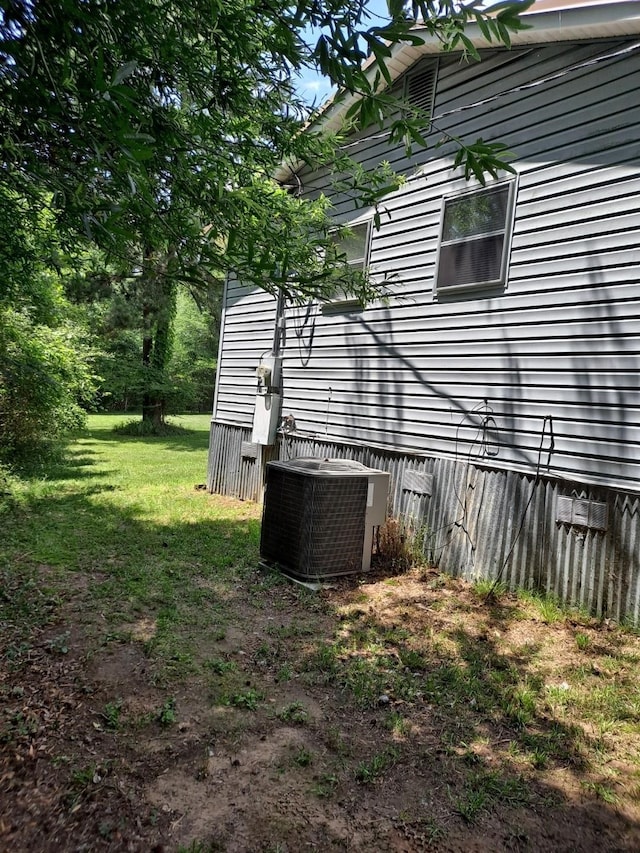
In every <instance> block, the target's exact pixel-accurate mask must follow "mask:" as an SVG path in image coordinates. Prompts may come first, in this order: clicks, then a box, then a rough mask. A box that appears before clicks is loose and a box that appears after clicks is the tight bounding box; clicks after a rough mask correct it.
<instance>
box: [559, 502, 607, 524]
mask: <svg viewBox="0 0 640 853" xmlns="http://www.w3.org/2000/svg"><path fill="white" fill-rule="evenodd" d="M556 521H559V522H560V523H561V524H571V525H572V526H574V527H588V528H591V529H592V530H606V529H607V505H606V503H601V502H600V501H590V500H587V499H586V498H572V497H569V496H568V495H558V502H557V504H556Z"/></svg>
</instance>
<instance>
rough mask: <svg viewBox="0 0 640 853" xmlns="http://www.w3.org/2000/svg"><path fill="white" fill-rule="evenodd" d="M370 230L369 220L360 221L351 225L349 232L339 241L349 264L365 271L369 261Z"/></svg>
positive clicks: (341, 250)
mask: <svg viewBox="0 0 640 853" xmlns="http://www.w3.org/2000/svg"><path fill="white" fill-rule="evenodd" d="M370 232H371V222H370V221H369V220H367V221H366V222H359V223H358V224H357V225H350V226H349V232H348V233H347V234H345V235H344V236H342V237H340V239H339V240H338V241H337V246H338V249H339V250H340V252H342V253H344V254H345V255H346V256H347V263H348V264H349V266H350V267H353V268H354V269H357V270H361V271H363V272H364V270H366V268H367V265H368V263H369V243H370V238H371V233H370Z"/></svg>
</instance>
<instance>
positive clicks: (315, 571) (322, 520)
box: [260, 464, 368, 579]
mask: <svg viewBox="0 0 640 853" xmlns="http://www.w3.org/2000/svg"><path fill="white" fill-rule="evenodd" d="M367 489H368V481H367V478H366V476H362V477H359V476H353V475H352V476H348V477H336V476H322V475H318V474H316V475H315V476H308V475H306V474H305V473H303V472H302V473H301V472H300V471H295V470H290V469H289V470H287V469H286V468H285V467H284V466H282V465H277V464H270V465H269V466H267V487H266V494H265V503H264V510H263V516H262V536H261V542H260V552H261V554H262V556H263V557H264V558H265V559H266V560H269V561H272V562H275V563H278V564H279V565H280V566H282V567H283V568H284V569H285V570H286V571H288V572H290V573H291V574H292V575H295V576H297V577H300V578H303V579H318V578H323V577H332V576H337V575H344V574H352V573H354V572H358V571H360V570H361V568H362V551H363V546H364V535H365V515H366V505H367Z"/></svg>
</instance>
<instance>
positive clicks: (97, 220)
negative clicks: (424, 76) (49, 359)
mask: <svg viewBox="0 0 640 853" xmlns="http://www.w3.org/2000/svg"><path fill="white" fill-rule="evenodd" d="M528 5H530V3H528V2H507V3H499V4H496V5H494V6H493V7H492V8H488V9H484V10H483V9H482V6H481V4H480V2H478V0H470V2H468V3H458V2H454V1H453V0H424V2H417V3H414V4H412V5H411V4H409V5H407V4H405V3H403V2H401V0H389V2H388V8H389V22H388V23H387V24H386V25H384V26H376V25H375V24H374V25H372V21H371V19H370V18H369V17H368V12H367V9H366V3H365V2H364V0H299V2H297V3H295V2H294V3H291V2H283V0H189V2H188V3H187V2H184V0H82V1H81V2H80V0H60V2H57V3H48V2H43V0H2V6H1V8H2V17H1V19H0V123H1V127H2V139H1V142H0V145H1V151H2V172H1V176H0V180H1V181H2V182H4V183H5V184H6V185H8V186H10V187H11V188H12V189H15V190H16V191H17V192H18V193H19V194H21V195H22V196H25V197H31V198H35V199H38V200H39V199H41V198H42V191H43V190H44V191H46V192H47V193H48V197H49V198H50V200H51V206H52V207H53V209H55V210H56V211H57V212H58V214H59V216H60V222H61V225H62V226H63V227H64V228H65V230H66V232H67V233H68V234H83V235H85V236H87V237H89V238H90V239H92V240H94V241H96V242H98V243H99V244H100V245H101V246H103V247H104V248H106V249H107V250H108V251H109V252H110V253H111V254H112V256H114V257H117V258H120V259H122V260H123V262H124V263H125V265H128V266H129V267H130V266H131V265H132V264H133V265H135V264H140V266H141V267H142V266H144V264H145V263H147V264H148V263H149V262H150V260H151V259H154V258H157V257H159V256H160V255H161V256H162V258H163V262H162V265H161V266H162V269H161V270H160V272H161V275H162V276H163V277H165V278H166V277H178V278H180V279H182V280H186V281H189V280H191V279H193V280H197V279H198V276H199V270H201V269H202V268H203V266H208V268H209V269H210V270H211V269H214V270H216V269H217V270H226V269H228V268H230V267H231V268H233V267H235V268H238V269H239V270H241V272H242V274H243V276H244V277H245V278H248V279H249V280H252V281H255V282H256V283H257V284H259V285H260V286H263V287H267V288H272V289H275V288H277V287H279V286H284V287H285V288H287V287H288V288H290V289H292V290H294V291H295V292H297V294H302V295H308V294H311V293H314V292H316V291H317V290H322V289H323V288H325V287H326V286H327V282H328V281H330V280H331V279H332V278H335V275H334V274H333V272H332V271H335V269H337V270H338V272H337V273H336V274H337V275H338V277H342V278H344V276H345V275H348V274H347V273H345V270H344V268H342V269H340V264H339V263H338V264H337V265H336V258H335V251H334V252H332V251H331V247H332V245H333V244H332V243H331V241H330V240H329V239H328V228H329V225H330V223H329V220H328V217H326V211H325V209H324V207H323V204H322V202H316V203H314V204H312V203H310V202H305V203H303V202H301V201H300V200H298V199H296V198H294V197H292V196H291V195H290V194H288V193H287V192H286V191H284V190H282V189H280V188H279V187H278V186H277V185H276V184H275V183H274V182H273V181H272V180H271V179H270V176H271V175H272V174H273V171H274V169H275V167H276V166H277V164H278V163H280V162H282V161H283V160H285V159H295V160H296V161H300V160H301V161H308V162H316V163H317V162H318V161H321V160H330V159H331V158H334V157H335V156H336V153H335V148H334V146H333V144H332V143H333V142H334V141H335V140H331V139H328V138H326V137H325V136H323V135H322V134H321V133H318V132H312V131H308V132H305V133H300V129H301V127H302V125H303V122H304V121H305V119H306V118H307V108H306V105H305V104H304V103H303V101H302V100H301V98H300V96H299V95H298V94H297V92H296V74H297V73H298V72H299V71H300V70H302V69H304V68H313V69H316V70H317V71H319V72H320V73H323V74H325V75H327V76H328V77H329V78H330V79H331V81H332V82H333V83H334V84H336V85H337V86H338V87H339V88H342V89H343V90H344V91H348V92H351V93H354V92H355V93H359V94H361V95H362V99H361V101H360V106H359V107H358V108H357V109H356V110H355V111H354V115H353V118H354V120H358V121H361V122H365V123H366V122H368V121H372V120H381V119H382V117H383V113H384V110H385V99H384V96H380V95H379V93H378V91H379V89H380V84H381V83H383V82H384V81H385V80H387V79H388V78H389V74H388V71H387V69H386V61H387V59H388V57H389V56H390V52H391V48H392V46H393V43H397V42H399V41H403V40H413V41H416V40H417V36H416V35H415V34H414V33H412V31H411V29H412V26H413V24H414V22H415V20H416V19H422V20H423V22H424V23H423V26H424V27H426V29H427V30H428V31H429V32H430V33H432V34H435V35H437V36H439V37H440V38H442V40H443V42H444V43H445V44H446V45H449V46H455V45H456V44H458V43H460V42H461V43H462V45H463V47H466V48H467V49H468V50H469V51H470V52H471V53H473V51H474V48H473V46H472V45H471V43H470V42H468V40H466V41H465V39H466V37H465V35H464V25H465V23H466V22H468V21H469V20H471V21H475V22H477V23H478V24H479V25H480V27H481V29H482V31H483V32H484V33H486V35H487V37H490V38H493V39H497V40H498V41H501V42H503V43H504V42H506V43H508V40H509V31H510V30H513V29H517V28H519V27H520V26H521V25H520V22H519V19H518V17H517V13H518V12H520V11H522V10H524V9H526V8H527V6H528ZM310 27H313V28H315V29H314V30H313V31H314V32H316V33H319V35H318V36H317V37H315V38H314V39H313V40H312V41H311V42H309V41H308V38H309V37H308V35H307V34H308V33H309V32H310V31H311V30H310V29H309V28H310ZM367 54H372V55H373V56H374V57H375V60H376V63H374V65H373V66H372V67H371V68H369V69H368V70H364V69H363V67H362V62H363V60H364V59H365V57H366V56H367ZM403 122H404V124H403V125H402V126H399V127H398V128H396V133H398V134H408V135H409V137H412V138H413V139H414V140H416V141H417V142H418V143H419V142H420V141H421V138H420V134H419V127H420V124H421V123H420V122H419V121H418V120H416V117H415V116H414V117H412V116H411V115H409V114H407V116H406V118H405V119H404V120H403ZM489 160H490V158H488V161H489ZM341 162H342V166H343V167H347V164H346V163H345V162H344V160H343V161H341ZM390 185H393V182H390V181H389V180H388V179H387V176H385V177H384V178H383V179H382V180H380V179H378V181H377V183H376V182H375V179H374V182H373V184H370V185H369V187H368V188H365V187H361V188H360V189H361V191H362V193H363V194H364V197H365V199H366V201H367V202H372V201H374V200H375V199H376V198H377V197H379V196H380V195H381V194H382V193H383V192H384V191H385V190H386V189H388V187H389V186H390ZM310 233H313V235H314V239H313V240H312V241H310V240H309V234H310ZM318 247H324V248H325V249H327V248H328V249H329V251H325V252H318V251H317V249H318ZM290 269H296V270H298V271H299V278H298V280H297V281H296V282H294V283H293V284H291V282H290V280H289V281H287V280H285V278H284V274H285V273H286V271H287V270H290ZM156 272H157V267H156ZM279 275H281V276H282V280H278V277H279ZM340 283H341V284H344V283H345V282H344V281H341V282H340ZM352 284H353V282H352ZM356 284H357V283H356Z"/></svg>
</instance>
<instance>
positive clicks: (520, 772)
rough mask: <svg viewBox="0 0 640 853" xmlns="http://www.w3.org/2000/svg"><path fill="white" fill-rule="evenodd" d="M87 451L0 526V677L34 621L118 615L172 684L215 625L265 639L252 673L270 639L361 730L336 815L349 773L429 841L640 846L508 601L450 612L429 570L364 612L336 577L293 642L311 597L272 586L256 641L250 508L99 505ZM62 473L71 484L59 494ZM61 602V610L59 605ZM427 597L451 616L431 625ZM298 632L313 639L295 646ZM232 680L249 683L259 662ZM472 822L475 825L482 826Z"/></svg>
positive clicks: (115, 620)
mask: <svg viewBox="0 0 640 853" xmlns="http://www.w3.org/2000/svg"><path fill="white" fill-rule="evenodd" d="M85 435H88V436H90V438H91V439H92V440H94V441H97V442H104V441H106V442H109V443H112V442H118V443H126V444H133V445H135V446H138V445H146V444H149V443H153V444H154V445H157V444H160V445H161V446H162V447H163V449H164V448H166V450H167V452H171V451H174V450H179V451H182V450H197V449H199V450H202V449H203V448H204V447H206V440H207V436H206V434H203V435H199V434H196V435H195V436H194V437H189V440H188V442H187V441H186V440H185V437H181V436H177V437H173V438H171V439H149V438H140V439H131V438H126V437H121V436H118V435H113V434H109V433H107V432H105V431H102V430H92V431H91V432H89V433H86V434H85ZM196 439H197V441H196V444H195V446H194V440H196ZM134 452H135V451H134ZM99 460H100V461H103V459H102V457H100V455H99V454H98V453H96V452H95V450H93V449H91V448H88V447H86V446H85V445H83V444H82V442H81V443H80V444H79V445H76V446H75V448H74V449H72V451H71V453H70V456H69V459H68V461H67V463H66V467H65V466H62V467H60V466H57V467H56V469H55V472H56V473H55V476H56V479H57V480H59V481H60V482H61V483H64V489H61V490H60V491H57V492H56V491H53V492H49V493H46V494H42V495H40V496H38V495H37V494H34V496H33V497H32V498H31V499H30V501H29V511H28V512H27V513H20V514H16V515H14V516H12V517H9V518H7V517H6V516H5V517H4V518H3V522H4V524H5V529H4V542H3V554H2V556H0V580H1V581H2V592H1V593H0V648H1V649H4V650H5V651H4V652H3V653H0V664H1V665H2V668H3V669H5V670H9V669H11V670H12V671H13V672H18V671H19V672H20V673H21V674H22V673H26V672H27V671H28V667H29V661H30V645H31V644H33V643H34V642H36V640H37V637H38V636H39V632H42V630H44V629H45V628H46V626H48V625H51V624H54V623H55V622H56V620H59V619H60V618H61V615H63V614H66V615H67V617H68V614H69V613H70V612H72V613H73V618H74V619H75V620H76V624H75V625H73V626H72V627H73V629H74V631H75V632H76V635H77V636H78V638H79V639H78V642H82V643H84V644H85V647H84V650H85V651H86V647H87V646H88V647H90V650H91V651H93V652H95V650H96V649H104V648H105V647H106V646H107V645H108V644H109V643H111V642H119V641H120V642H132V641H131V637H130V635H128V634H127V631H129V630H130V626H131V625H133V624H135V623H137V622H141V621H146V622H149V623H151V622H152V623H153V631H152V633H151V634H150V635H149V637H148V638H147V639H146V640H144V643H143V650H144V654H145V655H146V657H147V659H148V660H149V662H150V665H151V666H152V667H155V668H156V672H157V673H158V674H159V675H160V676H161V677H163V678H167V679H172V678H176V679H177V678H182V679H184V678H187V677H189V674H190V673H191V672H195V671H196V670H197V667H198V665H199V664H200V663H201V661H202V657H203V655H205V654H206V648H207V644H208V643H209V642H210V641H211V638H212V637H213V636H221V635H222V634H224V632H225V630H227V629H228V628H231V627H232V628H233V632H232V637H231V639H230V643H236V644H237V645H238V646H239V647H240V648H242V646H243V645H244V644H248V645H250V644H251V643H253V644H257V643H259V642H260V640H263V641H264V642H263V645H264V646H265V649H264V650H263V651H261V653H260V658H261V660H262V663H261V666H262V667H263V668H264V667H268V666H271V663H270V656H269V654H268V651H269V648H270V644H271V645H273V646H274V647H275V646H277V647H278V649H279V650H280V651H279V656H274V660H273V667H274V671H276V669H277V668H280V667H281V666H282V665H283V664H287V665H288V666H290V667H291V669H292V671H294V672H295V673H296V676H298V682H297V683H299V684H304V683H305V680H306V683H307V684H308V686H309V689H310V690H311V691H313V690H314V689H317V695H316V694H314V695H316V701H317V702H318V704H321V706H322V708H323V712H324V714H325V717H324V718H323V719H324V720H327V721H328V723H327V725H326V727H327V728H328V727H329V726H330V724H331V721H332V720H337V721H338V722H339V721H340V719H341V718H339V717H338V716H337V715H338V710H340V712H341V713H344V714H345V715H346V716H347V717H348V718H349V719H350V720H351V721H354V720H357V721H359V722H361V723H362V726H363V727H366V728H367V730H368V731H370V732H371V731H373V732H374V733H375V736H374V738H373V739H374V740H375V749H376V752H375V754H372V755H370V756H364V755H362V753H361V752H357V751H355V752H354V755H353V757H352V756H350V755H347V754H342V755H340V760H341V762H343V765H342V770H341V771H340V772H341V774H342V775H339V776H337V777H336V778H337V779H338V781H337V782H336V783H333V782H332V785H334V784H335V785H336V788H337V790H336V794H335V799H336V802H337V803H338V805H337V806H335V808H337V809H341V808H342V806H341V805H340V803H341V802H347V803H348V802H350V798H351V797H352V793H353V791H352V788H353V784H354V780H356V783H357V784H361V783H362V784H364V783H365V782H367V783H370V784H371V785H372V794H371V796H372V797H377V800H375V803H376V804H377V805H378V807H379V809H378V813H379V814H380V815H382V817H383V818H384V819H387V818H388V817H389V810H388V808H387V807H386V806H385V802H387V801H391V799H392V797H393V796H395V792H396V789H398V788H402V787H403V786H405V789H406V792H407V803H408V808H407V810H406V812H404V813H403V814H402V815H401V818H400V817H399V819H401V822H402V823H403V825H404V826H409V827H411V826H414V827H416V828H418V829H420V828H424V827H425V825H427V824H428V826H429V827H430V831H432V832H433V834H434V837H435V834H436V831H442V832H443V833H445V837H444V841H443V849H451V850H465V849H495V850H506V849H545V850H551V849H556V850H565V851H569V850H571V851H580V850H585V851H586V850H593V849H606V850H619V851H629V853H630V851H636V850H638V849H640V832H639V827H638V824H637V823H636V822H634V821H633V820H632V819H631V818H630V817H629V815H626V814H624V813H623V812H622V811H620V810H619V809H617V808H616V807H615V805H614V804H612V803H607V802H605V801H604V800H603V799H602V796H600V798H599V799H598V796H597V793H598V792H600V794H601V795H604V794H605V793H606V791H607V790H608V788H609V787H610V786H609V782H608V780H607V778H606V774H605V773H604V772H603V767H604V766H605V765H606V762H607V760H608V755H607V744H606V736H605V735H602V734H598V733H597V732H596V731H594V730H592V728H591V727H589V726H584V725H579V724H578V723H577V722H573V721H572V719H571V717H570V715H569V714H567V713H566V712H565V708H566V698H567V691H566V690H565V689H564V688H563V687H562V685H561V684H555V683H551V684H550V683H548V682H547V680H546V678H545V675H544V672H543V673H541V672H540V671H539V668H537V667H536V666H535V665H534V664H535V661H536V659H537V657H538V656H539V655H540V653H541V643H540V642H539V641H532V640H531V639H530V638H527V637H526V635H524V634H523V636H522V638H521V642H519V643H518V644H515V645H513V644H511V645H509V646H507V645H505V644H504V643H503V642H502V638H503V637H504V636H505V635H506V634H507V633H508V632H509V631H510V630H511V628H512V627H513V626H514V625H515V624H516V623H517V622H518V621H519V620H520V619H521V615H522V614H521V612H520V608H519V606H518V604H517V602H513V601H509V600H506V601H504V602H501V603H498V604H495V605H493V606H490V607H489V606H486V607H483V606H482V605H481V604H480V603H479V602H476V603H472V604H471V605H468V609H467V611H466V612H465V610H464V608H463V607H462V605H461V603H460V602H458V601H457V600H456V597H455V596H456V593H455V589H454V590H453V591H452V590H451V589H447V581H443V582H442V585H441V586H440V587H437V586H436V588H433V589H430V588H429V585H428V584H426V583H425V584H424V585H423V588H422V589H421V590H420V596H419V598H418V599H416V597H415V595H413V596H406V597H403V595H402V593H401V592H399V593H398V594H397V595H395V596H394V597H393V598H392V602H393V603H392V605H391V604H390V605H389V607H388V608H386V609H385V607H384V606H381V605H380V606H377V607H371V606H370V602H369V600H368V599H367V594H366V591H365V589H366V588H363V587H361V586H360V585H359V584H358V582H354V583H352V584H349V583H344V584H342V585H339V587H338V589H339V591H338V592H336V593H332V596H331V598H330V599H327V600H325V602H324V603H325V605H326V606H325V612H328V613H329V615H330V618H331V620H332V624H333V629H334V636H333V637H332V638H330V639H327V637H325V636H323V637H312V636H307V635H306V634H305V635H304V643H302V642H301V636H302V627H301V626H304V625H305V624H307V623H308V624H311V623H312V621H313V620H312V613H315V612H316V610H315V609H314V608H317V605H318V603H319V602H320V601H321V600H320V599H318V598H313V597H312V596H310V595H309V593H307V592H306V591H303V590H299V591H298V590H294V591H293V592H291V595H290V601H289V602H288V604H287V612H288V616H289V617H290V618H291V619H292V623H291V624H289V625H284V624H283V625H282V626H281V629H280V634H278V635H277V636H276V635H275V634H274V633H273V632H272V633H271V634H269V633H268V632H266V631H265V632H264V633H263V635H261V636H260V631H261V630H263V629H261V628H260V626H259V624H258V620H251V619H248V618H247V612H248V610H250V609H251V607H254V606H255V607H256V611H255V612H256V613H257V612H258V611H257V608H258V606H259V605H260V604H263V605H264V607H265V609H266V608H268V606H269V604H270V603H273V602H270V599H269V592H270V590H272V589H276V588H277V584H279V583H282V579H281V578H280V577H279V576H277V575H276V576H273V575H269V576H263V577H262V578H261V579H260V578H259V576H257V575H256V572H255V568H256V565H257V563H258V548H259V532H260V531H259V521H258V519H257V512H256V511H255V509H252V508H251V507H250V506H248V505H246V504H245V505H242V504H238V506H237V508H236V509H235V510H233V509H232V507H231V505H230V504H229V505H227V504H225V510H224V512H223V511H222V510H221V509H220V505H219V504H218V503H217V502H216V501H215V499H213V498H211V496H210V495H208V494H207V493H205V492H200V491H194V490H190V491H188V492H186V493H184V494H182V495H181V496H180V501H181V503H180V505H179V506H174V507H172V510H173V512H172V513H167V510H166V507H165V508H164V509H163V513H164V514H163V515H162V517H164V518H168V519H169V520H166V521H164V522H162V523H161V522H159V521H158V520H157V518H158V515H157V514H155V510H154V508H153V507H147V506H142V505H140V506H138V505H135V504H130V505H119V504H118V502H117V497H118V496H117V495H113V500H110V499H109V495H110V494H111V493H112V492H113V490H114V486H113V484H112V483H111V482H109V477H110V473H109V471H105V470H101V471H98V472H97V471H96V470H95V469H94V468H95V466H97V464H98V461H99ZM99 478H102V480H101V481H100V480H99ZM73 479H75V480H76V481H77V488H76V489H73V488H71V489H70V488H69V484H70V481H72V480H73ZM177 500H178V499H177V498H176V501H177ZM234 512H235V514H234ZM400 582H401V579H400ZM390 589H391V587H390ZM399 589H401V588H399ZM445 593H446V594H447V596H448V598H445ZM260 599H262V601H261V600H260ZM74 602H75V604H76V606H75V608H74V609H72V610H71V611H70V610H69V608H68V607H66V605H68V604H69V603H71V604H73V603H74ZM327 602H331V605H330V606H329V604H328V603H327ZM443 602H444V604H445V605H446V606H447V607H448V608H449V609H450V611H452V612H454V613H455V615H456V616H457V617H458V618H456V619H450V620H448V621H447V620H444V619H442V618H441V615H442V612H443V608H442V607H440V605H441V604H442V603H443ZM347 604H348V605H349V607H347V608H346V609H344V606H345V605H347ZM417 605H420V606H419V607H418V606H417ZM467 617H468V618H467ZM271 625H272V628H273V625H274V623H271ZM292 625H295V626H297V631H296V632H294V631H292ZM55 631H56V632H57V633H58V634H59V633H60V631H59V628H58V627H56V628H55ZM118 636H119V637H120V639H119V640H118V639H117V638H118ZM114 637H116V639H115V640H114V639H113V638H114ZM34 638H36V639H34ZM314 642H315V643H316V651H315V653H314V654H312V655H308V654H307V651H306V649H307V648H308V646H309V645H312V644H313V643H314ZM7 650H11V657H9V654H8V651H7ZM282 655H285V656H286V659H283V658H282ZM220 660H221V661H222V663H220V661H218V664H220V665H222V664H225V663H227V661H226V660H222V659H220ZM246 665H247V668H248V669H249V667H250V666H251V660H250V659H249V657H248V658H247V664H246ZM247 674H249V672H248V673H247ZM250 674H251V678H252V679H258V678H260V677H261V675H262V674H263V672H261V673H258V674H256V673H255V672H251V673H250ZM253 684H254V681H252V687H253ZM319 688H321V689H319ZM550 688H551V689H550ZM131 689H132V691H134V690H135V686H133V687H132V688H131ZM271 689H272V690H275V688H274V686H273V682H272V683H271ZM383 697H384V698H383ZM631 722H634V721H633V720H631ZM635 723H636V724H637V723H638V719H637V717H636V719H635ZM336 724H337V723H336ZM87 725H88V728H89V729H90V728H91V724H90V723H89V722H88V723H87ZM322 734H323V735H324V736H325V737H326V732H323V733H322ZM354 739H355V740H357V734H356V735H355V736H354ZM114 748H115V747H114ZM349 762H351V764H349ZM163 766H164V765H163ZM378 771H380V772H379V773H378ZM559 777H562V779H564V785H561V784H560V783H559V782H558V781H557V780H558V778H559ZM585 780H588V781H589V783H590V784H591V785H592V786H593V787H592V788H591V789H587V788H586V787H585V786H584V784H583V783H584V782H585ZM340 786H342V789H340ZM598 786H599V787H598ZM589 791H591V794H592V795H591V794H589ZM385 809H386V811H385ZM78 814H79V817H81V816H82V812H79V813H78ZM78 819H79V818H78ZM492 821H493V823H492V824H491V822H492ZM488 824H491V826H492V827H493V829H492V832H493V835H491V836H489V837H488V838H487V837H486V835H485V833H486V830H487V826H488ZM496 826H497V828H496ZM496 833H497V834H496ZM96 837H97V836H96ZM529 839H534V843H533V846H532V844H530V842H529ZM541 840H542V842H543V843H542V844H541ZM445 841H446V844H445V843H444V842H445ZM494 842H495V843H494ZM447 844H448V845H449V846H447ZM536 845H537V846H536ZM15 849H19V848H15ZM372 849H373V848H372ZM398 849H399V848H398ZM433 849H438V841H437V839H436V840H435V841H434V848H433Z"/></svg>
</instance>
